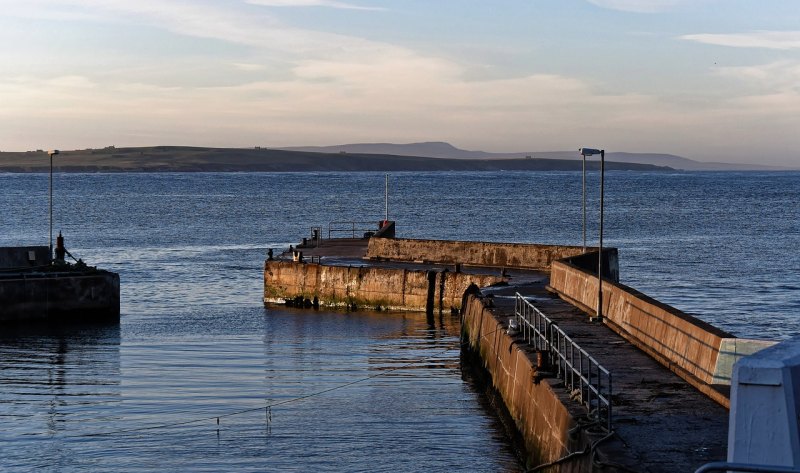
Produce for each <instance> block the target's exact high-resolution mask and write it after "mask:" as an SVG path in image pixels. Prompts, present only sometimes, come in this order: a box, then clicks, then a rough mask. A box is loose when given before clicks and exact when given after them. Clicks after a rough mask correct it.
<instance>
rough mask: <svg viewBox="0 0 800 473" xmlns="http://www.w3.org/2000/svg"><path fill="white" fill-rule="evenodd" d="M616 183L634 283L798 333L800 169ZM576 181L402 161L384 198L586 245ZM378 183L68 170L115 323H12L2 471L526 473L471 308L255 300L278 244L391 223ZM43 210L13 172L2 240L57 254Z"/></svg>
mask: <svg viewBox="0 0 800 473" xmlns="http://www.w3.org/2000/svg"><path fill="white" fill-rule="evenodd" d="M606 178H607V181H606V222H605V243H606V244H607V245H613V246H616V247H618V248H619V249H620V265H621V278H622V282H624V283H626V284H628V285H631V286H633V287H635V288H637V289H639V290H642V291H643V292H645V293H647V294H649V295H651V296H653V297H655V298H657V299H659V300H661V301H664V302H666V303H669V304H671V305H674V306H676V307H678V308H680V309H682V310H684V311H686V312H689V313H692V314H694V315H696V316H698V317H700V318H702V319H704V320H707V321H709V322H711V323H713V324H715V325H717V326H720V327H722V328H724V329H726V330H729V331H731V332H733V333H734V334H736V335H738V336H745V337H758V338H779V339H780V338H787V337H790V336H793V335H799V334H800V255H798V251H797V250H798V248H800V209H799V208H798V204H797V201H798V197H800V173H629V172H610V173H607V175H606ZM580 179H581V176H580V174H579V173H530V172H502V173H395V174H392V175H391V176H390V186H391V199H390V210H389V212H390V217H391V218H393V219H396V220H397V221H398V233H399V236H403V237H412V238H445V239H465V240H495V241H519V242H536V243H559V244H580V242H581V213H580V212H581V210H580V209H581V194H580ZM597 179H598V176H597V174H596V173H592V174H590V176H589V191H590V192H589V196H588V203H589V215H588V216H589V227H588V234H589V241H588V243H589V244H595V243H596V240H597V220H598V218H597V217H598V205H597V200H598V198H597V197H598V196H597V192H596V190H597ZM383 182H384V175H383V174H378V173H364V174H345V173H320V174H293V173H286V174H68V175H57V176H56V181H55V198H56V202H55V229H56V231H58V230H61V231H63V232H64V235H65V237H66V241H67V247H68V249H70V251H71V252H72V253H73V254H75V255H76V256H77V257H81V258H83V259H85V260H86V261H87V262H89V263H90V264H92V265H98V266H100V267H103V268H107V269H110V270H113V271H117V272H119V273H120V275H121V279H122V318H121V323H120V324H119V325H113V326H108V327H75V328H70V329H60V330H55V329H51V330H47V329H35V330H34V329H14V330H11V329H8V328H2V329H0V386H2V389H1V390H0V422H2V428H1V429H0V450H2V455H0V470H3V471H33V470H37V471H67V472H70V471H155V470H157V471H173V470H177V471H230V470H234V469H235V470H238V471H309V470H312V469H313V470H318V471H518V470H519V465H518V463H517V461H516V459H515V457H514V455H513V452H512V448H511V447H510V445H509V442H508V440H507V439H506V438H505V436H504V434H503V431H502V429H501V427H500V425H499V423H498V421H497V419H496V418H495V416H494V415H493V413H492V411H491V409H490V408H488V407H487V406H486V403H487V400H486V399H485V398H484V397H483V395H482V394H481V393H480V390H479V389H478V387H477V386H476V385H475V384H474V383H473V382H472V381H471V379H470V378H469V376H468V375H466V374H465V373H462V371H461V369H460V366H459V361H458V347H457V342H458V330H459V327H458V320H453V319H451V318H450V317H444V318H442V319H440V320H437V321H436V323H434V324H429V323H428V322H427V321H426V320H425V317H424V316H419V315H416V314H387V313H381V314H373V313H369V312H359V313H356V314H344V313H338V312H324V311H322V312H317V313H314V312H305V311H300V312H292V311H287V310H283V309H276V308H266V309H265V308H264V307H263V305H262V304H261V302H260V298H261V290H262V275H261V266H262V262H263V259H264V255H265V252H266V250H267V248H280V247H285V246H288V245H289V244H290V243H295V242H296V241H297V240H298V239H299V238H300V237H302V236H304V235H308V234H310V228H311V226H314V225H321V226H323V228H327V225H328V223H329V222H331V221H336V220H372V221H377V220H379V219H381V218H383V212H384V201H383ZM47 219H48V213H47V176H46V175H12V174H0V225H1V228H2V232H1V233H0V246H8V245H19V244H46V243H47V233H48V220H47ZM306 396H310V397H307V398H306ZM267 405H274V407H272V408H271V409H270V410H267V409H265V406H267ZM217 418H219V424H217Z"/></svg>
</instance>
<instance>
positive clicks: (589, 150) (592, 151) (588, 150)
mask: <svg viewBox="0 0 800 473" xmlns="http://www.w3.org/2000/svg"><path fill="white" fill-rule="evenodd" d="M578 151H580V153H581V154H582V155H584V156H591V155H593V154H600V153H602V151H601V150H599V149H595V148H580V149H579V150H578Z"/></svg>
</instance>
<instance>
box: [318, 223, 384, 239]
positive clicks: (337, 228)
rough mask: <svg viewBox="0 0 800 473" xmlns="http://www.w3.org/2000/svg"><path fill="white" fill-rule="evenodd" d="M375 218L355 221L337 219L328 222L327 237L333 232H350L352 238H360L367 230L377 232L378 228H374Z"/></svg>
mask: <svg viewBox="0 0 800 473" xmlns="http://www.w3.org/2000/svg"><path fill="white" fill-rule="evenodd" d="M376 223H377V220H376V221H375V222H355V221H338V222H330V223H328V239H330V238H331V235H333V234H334V233H339V234H348V233H349V234H351V237H352V238H356V235H357V234H358V237H359V238H360V237H361V236H363V235H364V234H365V233H367V232H377V231H378V230H380V229H379V228H376V227H377V225H376Z"/></svg>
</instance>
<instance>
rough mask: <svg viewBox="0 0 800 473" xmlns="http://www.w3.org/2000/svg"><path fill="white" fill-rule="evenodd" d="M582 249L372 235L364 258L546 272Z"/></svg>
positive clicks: (576, 247)
mask: <svg viewBox="0 0 800 473" xmlns="http://www.w3.org/2000/svg"><path fill="white" fill-rule="evenodd" d="M582 252H583V249H582V248H581V247H579V246H559V245H531V244H523V243H487V242H478V241H445V240H409V239H386V238H372V239H370V241H369V246H368V248H367V256H366V257H367V258H370V259H388V260H392V261H415V262H425V263H435V264H456V263H461V264H464V265H473V266H492V267H498V268H499V267H505V268H523V269H535V270H541V271H549V270H550V265H551V263H552V262H553V261H555V260H558V259H561V258H566V257H568V256H574V255H578V254H581V253H582Z"/></svg>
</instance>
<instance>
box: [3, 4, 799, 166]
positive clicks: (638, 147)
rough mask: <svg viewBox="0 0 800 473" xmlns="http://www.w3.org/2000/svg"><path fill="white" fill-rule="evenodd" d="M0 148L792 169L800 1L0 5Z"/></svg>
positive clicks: (795, 152) (796, 153)
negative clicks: (407, 154) (436, 146)
mask: <svg viewBox="0 0 800 473" xmlns="http://www.w3.org/2000/svg"><path fill="white" fill-rule="evenodd" d="M0 7H2V9H3V15H2V16H1V17H0V104H2V107H0V129H2V130H3V133H2V135H0V149H1V150H4V151H11V150H27V149H37V148H62V149H76V148H90V147H92V148H94V147H103V146H108V145H116V146H139V145H157V144H175V145H198V146H229V147H250V146H269V147H277V146H291V145H325V144H342V143H352V142H398V143H401V142H416V141H448V142H451V143H453V144H454V145H456V146H459V147H462V148H467V149H481V150H486V151H555V150H570V149H577V148H578V147H580V146H591V147H602V148H605V149H606V150H609V151H632V152H636V151H638V152H661V153H674V154H679V155H682V156H686V157H689V158H693V159H697V160H701V161H728V162H756V163H762V164H775V165H790V166H797V165H798V163H800V132H798V130H800V2H797V1H796V0H782V1H779V0H775V1H772V0H760V1H759V0H749V1H743V0H651V1H647V0H499V1H491V2H489V1H466V0H462V1H455V0H428V1H418V0H384V1H366V0H341V1H339V0H228V1H221V0H217V1H213V0H198V1H180V0H136V1H133V0H64V1H55V0H25V1H18V0H0Z"/></svg>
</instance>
